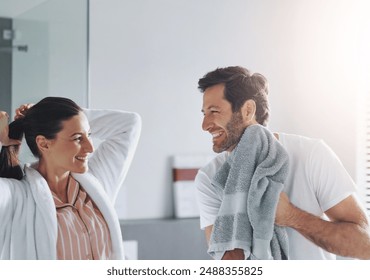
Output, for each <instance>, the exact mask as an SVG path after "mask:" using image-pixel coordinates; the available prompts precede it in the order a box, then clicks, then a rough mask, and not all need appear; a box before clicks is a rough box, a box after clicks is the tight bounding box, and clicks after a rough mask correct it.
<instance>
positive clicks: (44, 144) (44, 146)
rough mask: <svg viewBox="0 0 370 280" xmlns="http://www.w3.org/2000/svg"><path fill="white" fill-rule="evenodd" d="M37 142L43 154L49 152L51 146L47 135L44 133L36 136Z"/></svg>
mask: <svg viewBox="0 0 370 280" xmlns="http://www.w3.org/2000/svg"><path fill="white" fill-rule="evenodd" d="M36 144H37V148H38V149H39V151H40V153H41V154H43V153H45V152H47V151H48V150H49V148H50V140H48V139H46V138H45V136H42V135H37V136H36Z"/></svg>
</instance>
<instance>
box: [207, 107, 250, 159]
mask: <svg viewBox="0 0 370 280" xmlns="http://www.w3.org/2000/svg"><path fill="white" fill-rule="evenodd" d="M225 130H226V133H227V138H226V139H225V141H224V142H222V143H221V144H220V146H219V147H215V146H214V147H213V150H214V152H216V153H221V152H223V151H227V150H232V149H234V148H235V146H236V145H237V144H238V143H239V141H240V138H241V137H242V135H243V132H244V130H245V126H244V125H243V117H242V114H241V113H240V112H236V113H233V114H232V115H231V119H230V121H229V122H228V123H227V124H226V127H225Z"/></svg>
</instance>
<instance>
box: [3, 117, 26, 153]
mask: <svg viewBox="0 0 370 280" xmlns="http://www.w3.org/2000/svg"><path fill="white" fill-rule="evenodd" d="M0 143H1V145H2V146H12V145H20V144H21V141H20V140H14V139H10V138H9V115H8V113H7V112H4V111H0Z"/></svg>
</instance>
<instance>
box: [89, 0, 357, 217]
mask: <svg viewBox="0 0 370 280" xmlns="http://www.w3.org/2000/svg"><path fill="white" fill-rule="evenodd" d="M360 2H361V1H349V0H348V1H337V0H327V1H320V0H313V1H296V0H281V1H269V0H261V1H251V0H249V1H248V0H230V1H223V0H176V1H172V0H156V1H152V0H137V1H129V0H124V1H122V0H106V1H99V0H91V1H90V100H91V103H90V105H91V107H93V108H98V107H99V108H117V109H125V110H131V111H136V112H138V113H139V114H140V115H141V116H142V119H143V130H142V137H141V140H140V143H139V146H138V149H137V153H136V156H135V159H134V161H133V163H132V167H131V169H130V171H129V174H128V177H127V180H126V182H125V184H124V186H123V189H122V191H121V193H120V194H119V197H118V199H117V205H116V208H117V210H118V211H119V216H120V217H121V218H123V219H149V218H168V217H172V216H173V202H172V195H173V194H172V185H171V169H170V167H171V164H170V157H171V156H172V155H177V154H211V153H212V151H211V137H210V136H209V135H207V134H206V133H204V132H202V130H201V121H202V115H201V113H200V110H201V106H202V95H201V94H200V93H199V92H198V90H197V81H198V79H199V78H200V77H201V76H203V75H204V74H205V73H206V72H208V71H210V70H213V69H215V68H216V67H223V66H228V65H243V66H245V67H247V68H250V69H251V70H253V71H256V72H261V73H263V74H264V75H265V76H266V77H267V78H268V80H269V81H270V102H271V111H272V114H271V121H270V128H271V129H272V130H274V131H282V132H287V133H295V134H302V135H306V136H310V137H317V138H323V139H324V140H325V141H326V142H327V143H328V144H329V145H330V146H331V147H332V149H333V150H334V151H335V152H336V153H337V154H338V156H339V157H340V159H341V160H342V162H343V164H344V166H345V167H346V168H347V170H348V171H349V173H350V174H351V175H352V176H353V177H355V173H356V141H357V140H356V138H357V132H356V104H357V103H356V98H357V94H358V89H357V76H356V70H357V60H358V57H357V52H356V51H357V48H358V45H357V42H358V40H357V30H358V27H359V26H358V25H359V21H358V18H359V15H360V12H361V6H360Z"/></svg>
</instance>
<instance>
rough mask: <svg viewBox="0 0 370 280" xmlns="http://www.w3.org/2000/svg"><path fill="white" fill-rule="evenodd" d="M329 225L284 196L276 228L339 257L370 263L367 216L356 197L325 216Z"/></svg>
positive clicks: (334, 208)
mask: <svg viewBox="0 0 370 280" xmlns="http://www.w3.org/2000/svg"><path fill="white" fill-rule="evenodd" d="M325 214H326V215H327V216H328V218H329V219H330V221H325V220H323V219H321V218H320V217H316V216H314V215H312V214H310V213H307V212H305V211H303V210H301V209H299V208H297V207H296V206H294V205H293V204H292V203H290V201H289V198H288V196H287V195H286V194H285V193H282V194H281V196H280V201H279V203H278V208H277V214H276V221H275V222H276V224H278V225H280V226H287V227H291V228H293V229H295V230H297V231H298V232H299V233H301V234H302V235H303V236H305V237H306V238H307V239H309V240H311V241H312V242H313V243H315V244H316V245H318V246H320V247H321V248H323V249H325V250H326V251H328V252H331V253H333V254H336V255H340V256H344V257H352V258H357V259H370V233H369V223H368V220H367V217H366V214H365V213H364V212H363V211H362V209H361V207H360V205H359V203H358V202H357V201H356V199H355V197H354V196H349V197H347V198H346V199H344V200H342V201H341V202H340V203H338V204H337V205H335V206H333V207H332V208H330V209H329V210H327V211H326V212H325Z"/></svg>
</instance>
